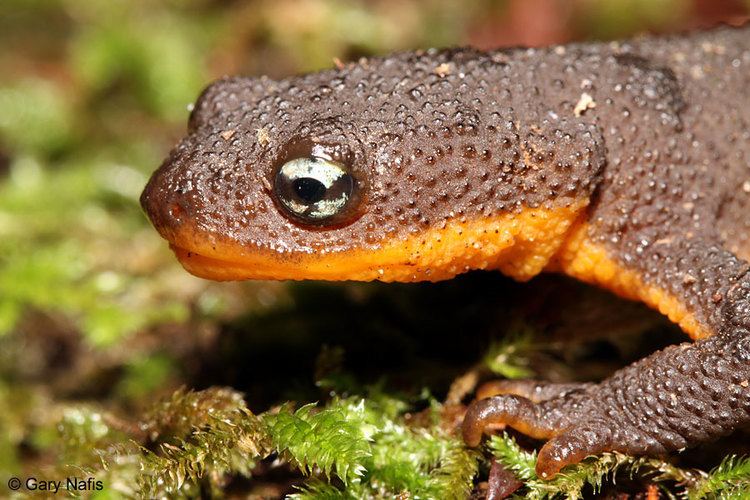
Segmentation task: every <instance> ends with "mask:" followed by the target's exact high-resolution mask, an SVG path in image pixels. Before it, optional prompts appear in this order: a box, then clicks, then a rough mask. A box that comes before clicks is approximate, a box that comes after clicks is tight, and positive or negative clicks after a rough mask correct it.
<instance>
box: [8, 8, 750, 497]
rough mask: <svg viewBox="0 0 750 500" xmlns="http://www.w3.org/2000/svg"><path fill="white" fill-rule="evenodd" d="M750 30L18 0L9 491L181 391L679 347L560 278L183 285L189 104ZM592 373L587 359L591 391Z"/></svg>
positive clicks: (388, 11)
mask: <svg viewBox="0 0 750 500" xmlns="http://www.w3.org/2000/svg"><path fill="white" fill-rule="evenodd" d="M748 12H750V0H734V1H730V0H726V1H718V0H716V1H711V0H574V1H562V0H560V1H555V0H506V1H501V0H498V1H489V0H478V1H473V2H455V1H450V0H423V1H418V0H371V1H364V0H362V1H345V0H299V1H292V0H269V1H244V2H243V1H239V0H127V1H126V0H2V2H0V476H3V477H4V476H5V474H2V473H3V472H5V473H11V472H13V473H20V472H23V471H27V472H28V471H34V470H40V468H45V467H47V468H54V467H55V466H57V465H58V464H59V461H61V460H67V461H68V463H84V462H86V460H90V458H82V457H74V458H71V457H70V456H67V458H60V456H61V455H60V453H61V450H64V449H68V448H65V446H66V442H67V443H68V444H69V442H71V441H70V440H71V439H72V440H73V441H72V442H76V441H75V439H79V438H80V436H79V437H78V438H75V437H71V435H70V434H65V432H64V431H65V430H66V429H68V431H69V430H70V429H69V428H68V427H65V426H66V425H68V424H69V423H70V422H74V423H75V422H79V423H80V421H82V419H83V420H85V419H86V418H89V417H90V415H91V414H90V413H86V412H85V411H84V410H83V409H85V408H91V407H94V408H101V409H105V410H106V411H107V412H110V413H111V414H112V415H138V414H139V412H140V411H142V410H143V408H146V407H148V405H150V404H152V403H153V401H155V400H157V399H158V398H159V397H162V396H164V395H165V394H171V393H172V392H173V391H174V390H175V389H176V388H178V387H180V386H186V387H188V388H194V389H203V388H206V387H209V386H213V385H222V386H230V387H232V388H234V389H237V390H239V391H243V393H244V394H245V397H246V400H247V402H248V404H249V406H250V408H251V409H252V410H253V411H263V410H265V409H267V408H269V407H270V406H271V405H274V404H278V403H280V402H283V401H286V400H294V401H298V402H306V401H315V400H317V399H320V398H321V394H322V393H321V389H320V384H319V383H318V384H316V382H319V381H320V380H321V377H322V376H324V375H325V373H326V369H328V368H330V367H329V365H330V363H338V364H340V365H342V366H345V367H346V368H347V370H349V371H351V372H353V373H354V375H352V376H356V377H357V378H358V379H359V380H363V381H374V380H383V379H386V380H387V383H388V384H389V386H392V387H396V388H398V389H399V390H404V391H407V392H408V391H412V392H413V391H419V390H421V389H423V388H425V387H427V388H429V389H430V390H431V391H432V392H433V393H435V394H438V395H441V396H444V395H445V393H446V391H447V390H448V386H449V384H450V381H451V380H452V379H453V378H454V377H455V376H456V375H458V374H459V373H461V372H462V370H465V369H466V367H467V366H470V365H471V364H472V363H476V362H477V360H479V359H480V358H481V357H482V355H483V352H484V351H483V349H485V348H486V347H487V345H489V343H490V342H491V339H492V338H495V337H498V336H502V335H503V334H504V333H505V332H507V331H508V330H509V329H512V328H511V327H510V326H508V325H518V324H523V325H527V326H528V324H530V323H534V322H535V321H538V318H540V317H542V315H540V314H538V313H539V311H540V310H544V311H545V313H544V315H543V316H544V318H543V321H542V322H543V323H544V325H542V326H539V325H532V327H533V328H536V330H538V331H542V333H544V335H546V337H545V338H547V339H550V338H554V339H557V338H558V337H559V338H563V337H565V330H571V329H572V330H575V331H574V333H576V337H577V338H578V337H580V336H581V335H580V333H581V332H580V330H581V329H583V330H587V331H598V332H601V331H606V332H608V333H610V334H612V335H613V336H615V337H616V336H617V335H618V334H619V333H620V332H621V331H623V330H627V331H632V332H636V333H637V332H640V333H642V334H643V333H644V332H650V331H653V329H654V328H657V329H661V330H664V331H666V332H667V334H668V335H662V338H664V339H665V340H664V342H667V341H668V340H669V339H673V338H679V336H677V335H676V332H674V329H673V328H671V327H669V326H666V325H664V323H663V322H662V321H661V320H660V319H659V318H657V317H656V316H655V315H653V314H651V313H650V312H649V311H646V310H645V309H643V308H641V307H639V306H636V305H631V304H627V303H621V302H619V301H616V300H615V299H613V298H611V297H609V296H608V295H603V294H599V293H598V292H596V291H594V290H591V289H588V288H587V287H580V286H576V285H572V284H570V283H568V282H566V281H565V280H560V279H557V278H545V279H542V280H535V281H534V282H533V283H532V284H531V286H529V287H524V286H519V285H516V284H514V283H511V282H509V281H508V280H505V279H503V278H502V277H499V276H489V275H484V274H477V275H470V276H467V277H463V278H461V279H458V280H454V281H453V282H450V283H441V284H436V285H390V286H383V285H379V284H339V285H327V284H319V283H303V284H285V283H252V282H251V283H222V284H216V283H210V282H207V281H203V280H199V279H197V278H194V277H192V276H190V275H188V274H187V273H186V272H184V271H183V270H182V268H181V267H180V266H179V264H177V262H176V261H175V260H174V258H173V257H172V255H171V253H170V252H169V250H168V248H167V245H166V244H165V242H164V241H162V240H161V239H160V238H159V237H158V235H157V234H156V232H155V231H153V230H152V229H151V227H150V226H149V225H148V223H147V221H146V219H145V217H144V215H143V214H142V212H141V210H140V207H139V205H138V203H137V199H138V196H139V194H140V191H141V189H142V188H143V186H144V184H145V182H146V180H147V178H148V175H149V174H150V172H152V171H153V170H154V169H155V168H156V167H157V166H158V164H159V163H160V161H161V159H162V158H163V157H164V156H165V155H166V154H167V152H168V151H169V149H170V147H171V146H172V144H174V143H175V142H176V140H177V139H178V138H179V137H180V136H181V135H182V133H183V132H184V130H185V123H186V119H187V116H188V106H189V104H190V103H191V102H193V100H194V99H195V98H196V96H197V95H198V93H199V92H200V90H201V89H202V88H203V87H204V86H205V85H206V84H208V83H209V82H210V81H211V80H213V79H215V78H217V77H219V76H222V75H225V74H248V75H257V74H268V75H270V76H272V77H283V76H288V75H291V74H295V73H300V72H307V71H313V70H317V69H321V68H327V67H331V66H332V65H333V60H334V58H338V59H340V60H342V61H347V60H352V59H355V58H358V57H360V56H367V55H374V54H385V53H388V52H391V51H396V50H403V49H415V48H424V47H428V46H451V45H466V44H470V45H475V46H478V47H480V48H492V47H498V46H505V45H519V44H522V45H544V44H549V43H559V42H566V41H571V40H589V39H611V38H617V37H624V36H629V35H632V34H634V33H640V32H675V31H679V30H685V29H693V28H699V27H706V26H711V25H714V24H716V23H717V22H720V21H726V22H733V23H740V22H742V21H743V20H745V19H747V17H748ZM571 289H572V290H573V292H570V290H571ZM565 297H572V299H569V300H568V302H565ZM581 297H584V298H585V300H584V301H581V300H580V299H581ZM570 302H576V303H584V304H587V305H590V304H593V303H596V304H599V303H601V304H602V306H601V307H602V308H603V310H610V311H611V309H612V307H613V306H611V305H610V306H608V305H607V304H615V306H614V308H615V309H617V311H618V313H617V315H615V318H616V321H615V320H613V319H612V315H611V314H610V313H607V314H600V315H599V317H592V318H590V321H587V322H585V323H586V324H585V325H584V326H581V324H580V323H581V322H582V318H586V317H587V315H592V314H593V313H591V311H590V308H588V307H584V308H581V307H579V308H578V309H575V307H574V306H571V305H570ZM607 307H609V309H607ZM436 311H444V312H436ZM566 315H567V316H566ZM568 316H570V317H573V318H575V319H570V318H568V319H566V317H568ZM594 316H596V315H595V314H594ZM550 317H552V318H553V319H549V318H550ZM529 318H535V319H533V320H530V319H529ZM550 325H552V326H550ZM527 326H524V327H523V328H526V327H527ZM353 333H354V334H353ZM583 337H585V338H586V336H585V335H584V336H583ZM646 337H649V338H650V336H648V335H646ZM640 338H641V340H637V341H634V342H633V343H632V344H626V343H623V342H622V341H619V340H614V341H613V340H611V339H610V340H607V341H606V342H605V341H593V342H589V343H586V344H583V343H582V344H581V345H580V346H579V347H577V348H575V349H570V347H569V345H568V344H564V343H563V344H555V343H552V342H551V341H545V342H544V344H545V346H546V347H545V348H549V347H550V346H558V347H559V349H558V350H557V352H556V353H553V354H549V356H552V357H553V358H554V359H555V360H557V361H559V362H558V363H546V362H545V363H544V368H540V369H539V370H536V371H537V372H538V373H539V372H541V373H542V374H543V375H544V376H546V377H548V378H551V379H566V378H567V379H573V378H580V379H587V378H588V379H591V378H597V377H601V376H602V375H603V374H606V373H607V372H608V370H611V369H612V367H613V366H617V365H618V364H622V363H625V362H627V361H628V360H629V359H634V358H635V357H637V356H639V355H640V354H641V353H642V352H648V351H649V350H650V349H652V348H653V345H651V342H653V341H650V340H642V338H643V336H642V337H640ZM560 342H563V341H560ZM576 345H578V344H576ZM560 346H562V347H560ZM545 359H547V358H545ZM575 359H578V360H581V359H583V360H588V361H587V362H586V363H582V364H580V365H579V366H578V367H577V371H576V373H575V374H571V373H570V368H565V367H566V366H569V365H570V362H571V360H575ZM566 370H567V371H566ZM321 373H322V375H321ZM87 415H88V417H87ZM66 422H67V424H66ZM102 425H103V424H102ZM87 429H88V430H87V431H86V432H89V433H94V434H95V433H96V432H97V431H96V429H97V428H96V426H93V427H91V428H87ZM126 435H127V433H126ZM80 439H82V438H80ZM66 440H67V441H66ZM0 496H2V495H1V494H0Z"/></svg>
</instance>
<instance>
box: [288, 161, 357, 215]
mask: <svg viewBox="0 0 750 500" xmlns="http://www.w3.org/2000/svg"><path fill="white" fill-rule="evenodd" d="M355 187H356V185H355V181H354V177H352V175H351V174H350V173H349V171H348V169H347V167H346V166H345V165H344V164H342V163H339V162H336V161H333V160H330V159H327V158H322V157H318V156H310V157H304V158H295V159H293V160H290V161H288V162H286V163H284V164H283V165H282V166H281V168H280V169H279V171H278V172H277V173H276V179H275V185H274V190H275V193H276V196H277V197H278V200H279V202H280V203H281V205H282V207H283V208H284V209H285V210H287V212H288V213H289V215H290V216H292V217H294V218H296V219H299V220H301V221H302V222H307V223H311V224H328V223H333V222H339V221H340V219H341V217H340V215H341V214H344V213H346V212H348V211H347V210H346V208H347V206H348V205H349V204H350V202H351V200H352V198H353V193H354V190H355Z"/></svg>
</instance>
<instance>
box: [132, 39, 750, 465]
mask: <svg viewBox="0 0 750 500" xmlns="http://www.w3.org/2000/svg"><path fill="white" fill-rule="evenodd" d="M141 201H142V204H143V206H144V208H145V210H146V211H147V212H148V214H149V216H150V218H151V220H152V222H153V223H154V225H155V227H156V228H157V229H158V230H159V232H160V233H161V235H162V236H163V237H165V238H166V239H167V240H169V242H170V244H171V246H172V248H173V249H174V251H175V253H176V255H177V256H178V258H179V259H180V261H181V262H182V264H183V265H184V266H185V267H186V268H187V269H188V270H189V271H190V272H192V273H194V274H196V275H198V276H203V277H207V278H212V279H220V280H231V279H327V280H347V279H355V280H372V279H379V280H384V281H419V280H441V279H448V278H450V277H452V276H455V275H456V274H459V273H462V272H464V271H467V270H470V269H497V270H500V271H502V272H504V273H506V274H508V275H510V276H512V277H514V278H516V279H520V280H526V279H529V278H531V277H533V276H534V275H536V274H538V273H540V272H543V271H555V272H563V273H565V274H568V275H570V276H573V277H575V278H577V279H580V280H583V281H585V282H589V283H594V284H597V285H599V286H602V287H605V288H608V289H610V290H612V291H614V292H616V293H618V294H620V295H623V296H626V297H629V298H632V299H635V300H640V301H643V302H645V303H647V304H649V305H650V306H652V307H654V308H657V309H659V310H660V311H661V312H662V313H664V314H666V315H667V316H669V318H670V319H671V320H672V321H674V322H676V323H678V324H679V325H680V326H681V327H682V328H683V330H685V332H686V333H687V334H689V335H690V336H691V337H692V338H693V339H694V340H695V342H693V343H686V344H682V345H678V346H672V347H669V348H667V349H664V350H663V351H659V352H656V353H654V354H653V355H651V356H649V357H648V358H646V359H643V360H641V361H639V362H638V363H635V364H633V365H631V366H629V367H626V368H624V369H622V370H620V371H618V372H616V373H615V374H614V375H613V376H612V377H610V378H609V379H607V380H605V381H603V382H602V383H600V384H580V385H576V384H572V385H571V384H565V385H557V384H549V383H544V382H525V383H518V382H516V383H513V384H505V385H504V384H502V383H501V384H499V385H497V386H496V387H495V392H496V393H499V394H497V395H495V396H493V397H490V398H486V399H483V400H480V401H477V402H475V403H474V404H472V406H471V407H470V408H469V411H468V412H467V416H466V419H465V423H464V438H465V440H466V441H467V443H469V444H471V445H476V444H478V443H479V440H480V438H481V434H482V430H483V428H484V427H485V426H486V425H487V424H488V423H490V422H500V423H506V424H508V425H510V426H512V427H514V428H516V429H517V430H519V431H521V432H523V433H526V434H529V435H531V436H534V437H537V438H542V439H548V440H549V441H548V442H547V443H546V445H545V446H544V447H543V448H542V450H541V452H540V454H539V461H538V466H537V468H538V472H539V474H540V475H541V476H543V477H549V476H551V475H553V474H555V473H556V472H557V471H559V470H560V468H562V467H563V466H565V465H567V464H571V463H575V462H577V461H579V460H581V459H582V458H583V457H585V456H586V455H589V454H596V453H600V452H603V451H607V450H617V451H622V452H625V453H631V454H648V455H660V454H666V453H669V452H674V451H676V450H680V449H683V448H685V447H688V446H693V445H696V444H698V443H701V442H705V441H708V440H711V439H715V438H716V437H719V436H721V435H725V434H727V433H729V432H731V431H733V430H734V429H736V428H738V427H740V426H745V425H747V424H748V423H750V274H749V273H748V270H750V265H749V264H748V258H750V216H748V213H749V212H748V210H749V209H750V27H747V26H746V27H743V28H720V29H716V30H713V31H708V32H702V33H695V34H691V35H686V36H675V37H664V38H658V37H654V38H642V39H636V40H634V41H628V42H616V43H585V44H572V45H567V46H559V47H551V48H547V49H507V50H498V51H493V52H478V51H474V50H470V49H466V50H464V49H461V50H443V51H438V50H429V51H425V52H412V53H403V54H396V55H393V56H390V57H386V58H382V59H367V60H362V61H360V62H358V63H356V64H350V65H347V66H344V67H342V68H339V69H334V70H329V71H323V72H320V73H315V74H310V75H304V76H300V77H294V78H289V79H285V80H281V81H273V80H270V79H267V78H227V79H223V80H220V81H218V82H216V83H214V84H212V85H211V86H209V87H208V88H207V89H206V90H205V91H204V93H203V94H202V95H201V97H200V98H199V100H198V102H197V104H196V106H195V109H194V111H193V112H192V115H191V118H190V123H189V134H188V136H187V137H186V138H185V139H183V141H182V142H181V143H180V144H179V145H178V146H177V147H176V148H175V149H174V150H173V151H172V153H171V154H170V156H169V158H168V159H167V160H166V161H165V162H164V163H163V164H162V166H161V167H160V168H159V170H157V171H156V172H155V173H154V175H153V177H152V179H151V181H150V182H149V184H148V186H147V187H146V190H145V191H144V194H143V196H142V199H141Z"/></svg>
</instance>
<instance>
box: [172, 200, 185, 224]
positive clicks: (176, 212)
mask: <svg viewBox="0 0 750 500" xmlns="http://www.w3.org/2000/svg"><path fill="white" fill-rule="evenodd" d="M182 213H183V210H182V205H180V204H179V203H177V202H174V203H172V204H171V205H170V206H169V215H170V216H172V218H173V219H174V220H175V221H176V222H179V221H180V216H181V215H182Z"/></svg>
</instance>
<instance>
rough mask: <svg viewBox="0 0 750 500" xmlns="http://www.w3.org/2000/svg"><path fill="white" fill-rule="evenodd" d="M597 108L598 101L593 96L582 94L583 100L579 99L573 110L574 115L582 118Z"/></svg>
mask: <svg viewBox="0 0 750 500" xmlns="http://www.w3.org/2000/svg"><path fill="white" fill-rule="evenodd" d="M595 107H596V101H594V98H593V97H591V94H588V93H587V92H584V93H583V94H581V98H580V99H578V103H577V104H576V107H575V108H573V114H575V115H576V116H581V115H582V114H583V113H585V112H586V110H587V109H592V108H595Z"/></svg>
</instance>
